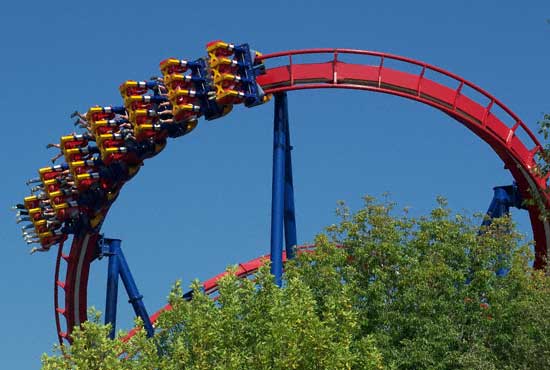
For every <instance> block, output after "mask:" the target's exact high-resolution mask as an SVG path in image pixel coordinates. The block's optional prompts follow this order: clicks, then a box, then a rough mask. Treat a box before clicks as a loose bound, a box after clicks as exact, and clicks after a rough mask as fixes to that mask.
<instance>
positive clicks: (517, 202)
mask: <svg viewBox="0 0 550 370" xmlns="http://www.w3.org/2000/svg"><path fill="white" fill-rule="evenodd" d="M493 191H494V195H493V199H492V200H491V204H490V205H489V209H488V210H487V215H486V217H485V219H484V220H483V222H482V224H481V225H482V226H489V225H491V223H492V222H493V219H495V218H500V217H504V216H506V215H508V214H509V213H510V207H516V208H518V209H525V207H524V206H523V201H522V198H521V194H520V193H519V189H518V187H517V185H516V184H515V183H514V184H513V185H508V186H496V187H494V188H493ZM507 273H508V271H507V270H506V269H504V268H501V269H499V270H498V271H497V275H498V276H504V275H506V274H507Z"/></svg>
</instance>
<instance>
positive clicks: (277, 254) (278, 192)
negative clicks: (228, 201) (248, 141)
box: [271, 93, 286, 286]
mask: <svg viewBox="0 0 550 370" xmlns="http://www.w3.org/2000/svg"><path fill="white" fill-rule="evenodd" d="M285 106H286V94H285V93H278V94H275V117H274V120H273V183H272V189H271V191H272V193H271V273H272V274H273V276H274V277H275V284H277V285H278V286H281V284H282V276H283V217H284V214H283V213H284V198H285V195H284V192H285V157H286V153H285V151H286V135H285V130H284V110H285Z"/></svg>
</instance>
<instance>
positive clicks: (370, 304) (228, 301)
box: [42, 197, 550, 370]
mask: <svg viewBox="0 0 550 370" xmlns="http://www.w3.org/2000/svg"><path fill="white" fill-rule="evenodd" d="M396 213H397V212H396V211H395V209H394V205H393V204H391V203H389V202H387V201H386V202H382V203H380V202H376V201H375V200H374V199H373V198H370V197H367V198H365V206H364V207H363V208H362V209H360V210H359V211H357V212H355V213H351V212H350V211H349V210H348V209H347V208H346V207H345V206H343V205H342V206H341V207H340V208H339V209H338V214H339V215H340V217H341V221H340V222H339V223H338V224H337V225H332V226H330V227H329V228H327V231H326V232H325V233H323V234H321V235H319V236H318V237H317V238H316V245H317V248H316V250H315V251H314V252H311V253H310V252H307V253H302V254H301V255H300V256H299V257H297V258H296V259H295V260H293V261H291V262H290V263H288V264H287V267H286V272H285V282H284V287H283V288H281V289H279V288H277V287H276V286H275V285H274V284H273V282H272V277H271V276H270V274H269V269H268V267H267V266H264V267H262V268H261V269H260V270H259V271H258V273H256V274H255V276H254V278H253V279H238V278H236V277H235V276H234V275H231V274H229V275H228V276H226V277H225V278H223V279H222V281H221V282H220V289H219V296H218V298H217V300H215V301H214V300H212V299H211V298H210V297H208V296H206V295H204V294H203V293H201V291H200V289H198V284H197V283H195V284H194V285H193V288H194V290H195V294H194V299H193V300H192V301H185V300H183V299H182V298H181V295H182V294H181V293H182V292H181V287H180V285H179V283H177V284H176V286H175V287H174V289H173V290H172V292H171V294H170V296H169V301H170V303H171V304H172V306H173V310H172V311H170V312H166V313H165V314H163V315H161V317H160V319H159V322H158V325H157V328H158V334H157V335H156V336H155V337H154V338H153V339H150V340H149V339H146V338H145V336H144V334H143V332H140V334H139V335H137V336H136V337H134V338H133V339H132V340H131V341H129V342H128V343H121V342H120V341H109V340H107V339H105V338H106V336H107V333H108V330H109V328H108V327H106V326H103V325H101V324H99V323H98V322H97V321H98V318H97V316H96V319H95V320H92V321H90V322H88V323H85V324H84V326H83V328H82V330H76V331H75V333H74V335H73V337H74V344H73V345H72V346H71V347H69V348H65V349H64V350H65V352H64V353H60V354H59V355H58V356H47V355H44V356H43V360H42V361H43V369H56V370H57V369H109V370H113V369H382V368H388V369H518V368H522V369H546V368H550V320H548V317H550V279H549V278H548V276H545V274H544V273H543V272H542V271H534V270H533V269H532V268H531V267H530V264H529V263H530V260H531V259H532V255H531V246H530V245H529V244H528V243H525V242H524V241H523V239H522V237H521V236H520V235H519V234H518V232H517V231H515V229H514V225H513V224H512V222H511V221H510V219H509V218H502V219H499V220H496V221H495V222H494V223H493V224H492V225H491V226H489V227H486V228H484V229H483V230H482V232H481V233H480V232H479V231H480V230H479V226H478V225H479V224H480V221H481V219H480V218H479V217H478V218H476V217H466V216H462V215H456V214H452V213H451V212H450V211H449V209H448V208H447V207H446V204H445V201H444V200H443V199H439V203H438V206H437V207H436V208H435V209H434V210H433V211H432V212H431V213H430V214H429V215H427V216H425V217H419V218H415V217H411V216H410V215H408V214H407V212H404V213H403V214H401V215H397V216H396V215H395V214H396ZM500 268H506V269H508V270H509V273H508V274H507V275H506V276H504V277H499V276H497V274H496V271H498V270H499V269H500ZM94 321H95V322H94ZM121 353H122V354H124V355H120V354H121Z"/></svg>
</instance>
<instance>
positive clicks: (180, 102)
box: [160, 58, 232, 130]
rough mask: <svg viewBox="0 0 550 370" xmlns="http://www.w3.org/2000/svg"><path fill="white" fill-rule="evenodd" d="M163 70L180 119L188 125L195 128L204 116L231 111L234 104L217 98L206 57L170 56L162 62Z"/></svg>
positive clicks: (208, 117)
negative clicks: (191, 58)
mask: <svg viewBox="0 0 550 370" xmlns="http://www.w3.org/2000/svg"><path fill="white" fill-rule="evenodd" d="M160 70H161V72H162V75H163V77H164V84H165V86H166V89H167V90H168V98H169V99H170V102H171V103H172V112H173V115H174V120H175V121H176V122H177V123H189V124H187V125H186V126H187V128H189V129H191V130H192V129H194V128H195V126H196V125H197V123H196V121H197V120H198V118H199V117H201V116H204V117H205V118H206V119H207V120H212V119H216V118H219V117H222V116H224V115H226V114H227V113H229V112H230V111H231V109H232V106H231V105H226V106H224V105H220V104H218V103H217V102H216V100H215V90H214V87H213V81H212V76H211V75H210V73H209V71H208V68H207V64H206V62H205V61H204V59H200V58H199V59H197V60H195V61H187V60H185V59H176V58H168V59H165V60H163V61H162V62H161V63H160Z"/></svg>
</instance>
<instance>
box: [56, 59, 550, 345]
mask: <svg viewBox="0 0 550 370" xmlns="http://www.w3.org/2000/svg"><path fill="white" fill-rule="evenodd" d="M306 55H317V57H319V58H321V59H323V61H321V62H316V63H297V60H299V59H300V58H303V57H304V56H306ZM346 55H352V56H355V57H361V56H364V57H365V63H364V64H358V63H346V62H344V61H342V59H341V58H342V56H346ZM261 58H262V59H263V60H264V62H265V63H266V66H267V67H269V64H270V63H275V62H277V61H279V62H280V61H281V60H282V62H283V63H282V64H283V65H281V66H278V67H273V68H268V69H267V71H266V74H265V75H262V76H259V77H258V78H257V81H258V83H259V84H260V85H261V86H262V87H263V89H264V90H265V92H266V93H277V92H286V91H293V90H303V89H319V88H344V89H356V90H366V91H372V92H380V93H385V94H391V95H395V96H400V97H403V98H407V99H411V100H415V101H418V102H420V103H424V104H427V105H429V106H432V107H434V108H436V109H438V110H440V111H442V112H444V113H445V114H447V115H449V116H451V117H452V118H454V119H455V120H457V121H458V122H460V123H462V124H463V125H464V126H466V127H467V128H468V129H470V130H471V131H472V132H473V133H474V134H475V135H477V136H478V137H480V138H481V139H482V140H484V141H485V142H486V143H487V144H489V146H491V148H492V149H493V150H494V151H495V153H496V154H497V155H498V156H499V157H500V158H501V159H502V161H503V162H504V163H505V165H506V168H507V169H508V170H509V171H510V172H511V174H512V176H513V177H514V179H515V180H516V182H517V184H518V188H519V189H520V192H521V194H522V196H523V197H524V198H530V197H531V196H532V194H536V195H538V197H537V199H540V204H539V205H538V207H537V206H530V207H529V208H528V211H529V216H530V219H531V225H532V228H533V236H534V239H535V243H536V244H535V252H536V254H535V267H536V268H541V267H543V266H544V261H545V258H546V256H547V254H548V250H549V249H550V225H549V224H548V222H546V221H542V220H540V219H539V214H540V210H539V207H541V208H543V209H548V208H550V207H549V206H550V200H549V197H548V195H547V194H546V190H547V187H548V185H547V182H548V176H545V177H542V176H540V174H539V173H538V172H537V171H536V157H535V156H536V154H537V153H538V152H540V151H541V150H542V149H543V147H542V145H541V144H540V142H539V141H538V140H537V138H536V136H535V135H534V134H533V133H532V132H531V131H530V130H529V128H528V127H527V126H526V125H525V123H524V122H523V121H522V120H521V119H520V118H519V117H518V116H517V115H516V114H515V113H513V112H512V110H511V109H509V108H508V107H507V106H506V105H504V104H503V103H502V102H501V101H500V100H498V99H497V98H496V97H494V96H493V95H491V94H489V93H488V92H487V91H485V90H483V89H482V88H480V87H478V86H477V85H475V84H473V83H471V82H469V81H467V80H465V79H464V78H462V77H459V76H457V75H455V74H453V73H451V72H448V71H445V70H444V69H441V68H439V67H436V66H432V65H430V64H427V63H424V62H420V61H416V60H413V59H409V58H405V57H401V56H397V55H392V54H386V53H380V52H373V51H364V50H353V49H308V50H295V51H284V52H278V53H273V54H266V55H264V56H262V57H261ZM373 58H374V59H375V61H376V63H372V59H373ZM325 59H326V61H325ZM367 62H371V63H370V64H369V63H367ZM390 62H391V63H392V66H391V67H388V63H390ZM393 64H400V65H402V66H404V67H406V70H401V69H398V68H396V67H395V66H393ZM411 67H413V68H417V69H418V72H417V73H411V72H410V71H409V70H410V68H411ZM432 76H433V78H432ZM438 76H439V78H438V79H437V80H436V79H435V77H438ZM441 77H444V79H445V81H446V82H445V83H443V82H438V80H440V79H441ZM472 95H474V96H475V97H473V96H472ZM525 139H527V140H525ZM97 238H98V234H97V233H96V234H80V235H77V236H75V237H74V238H73V242H72V245H71V248H70V251H69V253H68V255H65V254H64V253H63V246H60V250H59V253H58V258H57V267H56V276H55V280H56V288H55V304H56V306H55V309H56V322H57V329H58V335H59V340H60V342H61V343H63V342H64V341H65V340H68V338H69V334H70V332H71V330H72V328H73V327H74V326H75V325H79V324H80V323H82V322H83V321H85V320H86V308H87V300H86V297H87V285H88V284H87V283H88V274H89V268H90V264H91V262H92V261H93V260H94V259H95V258H96V255H95V243H96V242H97ZM260 261H261V258H258V259H255V260H252V261H249V262H247V263H245V264H241V265H240V268H239V273H240V274H241V275H246V274H248V273H252V271H255V269H257V267H258V266H259V264H260ZM61 263H66V264H67V266H66V270H67V273H66V276H65V280H64V281H61V280H60V276H59V271H60V268H59V265H60V264H61ZM221 276H223V274H220V275H218V276H217V277H215V278H213V279H211V280H208V281H206V282H205V283H204V285H203V286H204V288H205V291H207V292H209V289H214V290H215V287H216V286H217V285H216V282H217V280H218V279H219V278H220V277H221ZM59 288H62V289H61V290H62V291H63V292H64V302H65V306H64V307H63V308H61V307H59V301H60V300H61V299H60V297H58V294H59V295H60V292H59V290H60V289H59ZM166 309H168V308H167V307H164V308H163V309H161V310H160V311H159V312H157V313H155V314H153V315H152V316H151V319H152V321H154V320H156V318H157V317H158V314H159V313H160V312H162V311H163V310H166ZM62 317H63V318H65V322H66V328H65V330H62V328H61V323H60V322H61V321H62V320H61V318H62Z"/></svg>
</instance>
